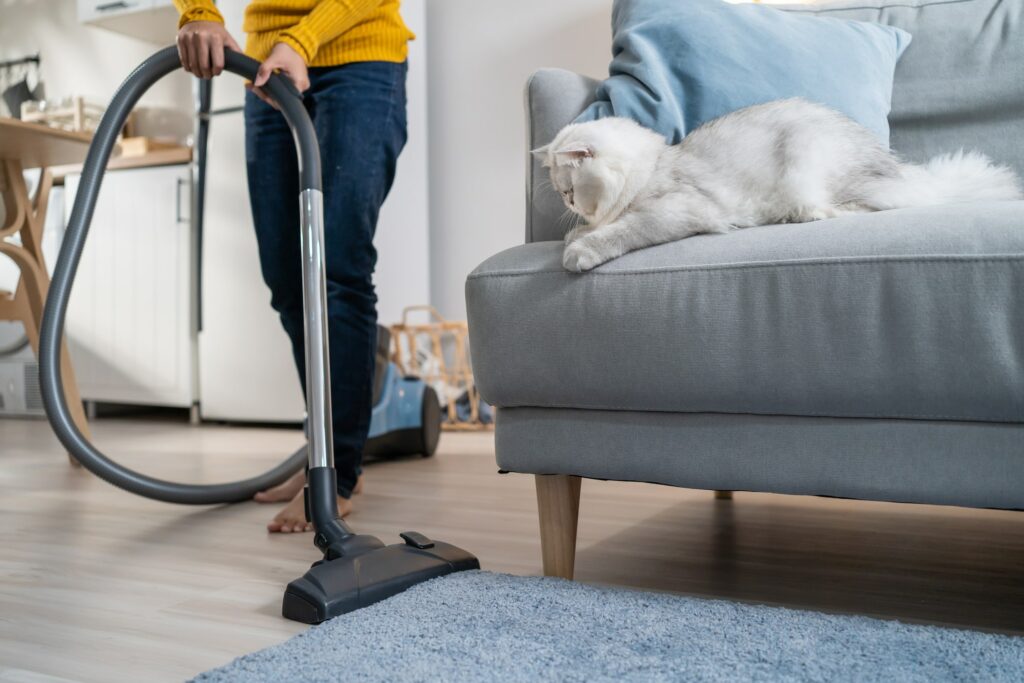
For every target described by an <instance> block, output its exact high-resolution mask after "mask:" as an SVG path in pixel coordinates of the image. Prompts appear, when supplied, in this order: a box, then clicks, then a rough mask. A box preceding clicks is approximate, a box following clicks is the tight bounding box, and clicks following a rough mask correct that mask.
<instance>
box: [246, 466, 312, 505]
mask: <svg viewBox="0 0 1024 683" xmlns="http://www.w3.org/2000/svg"><path fill="white" fill-rule="evenodd" d="M305 485H306V472H305V470H299V471H298V472H296V473H295V474H293V475H292V476H290V477H289V478H288V480H287V481H285V483H283V484H278V485H277V486H275V487H274V488H272V489H267V490H266V491H260V492H259V493H257V494H256V495H255V496H253V500H255V501H256V502H257V503H283V502H284V501H286V500H291V499H293V498H295V496H296V495H297V494H299V493H302V487H303V486H305Z"/></svg>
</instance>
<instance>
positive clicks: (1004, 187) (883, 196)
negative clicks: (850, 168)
mask: <svg viewBox="0 0 1024 683" xmlns="http://www.w3.org/2000/svg"><path fill="white" fill-rule="evenodd" d="M867 190H868V191H867V192H866V197H865V199H866V202H865V203H866V204H868V205H869V206H870V207H871V208H873V209H898V208H907V207H913V206H934V205H937V204H950V203H956V202H976V201H1008V200H1013V199H1022V198H1024V193H1022V191H1021V182H1020V179H1019V178H1017V175H1016V174H1015V173H1014V172H1013V170H1012V169H1010V168H1009V167H1007V166H1000V165H998V164H994V163H992V161H991V159H989V158H988V157H987V156H985V155H984V154H979V153H978V152H964V151H963V150H960V151H959V152H954V153H953V154H942V155H940V156H937V157H934V158H933V159H931V160H930V161H928V162H927V163H924V164H921V165H917V164H901V165H900V174H899V175H898V176H896V177H894V178H886V179H879V180H877V181H875V182H872V183H871V184H870V187H869V188H867Z"/></svg>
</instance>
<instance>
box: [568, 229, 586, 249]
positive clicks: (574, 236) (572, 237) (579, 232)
mask: <svg viewBox="0 0 1024 683" xmlns="http://www.w3.org/2000/svg"><path fill="white" fill-rule="evenodd" d="M587 232H589V230H588V229H587V228H584V227H583V226H576V227H575V228H573V229H572V230H570V231H569V232H567V233H565V244H566V246H568V245H570V244H572V243H573V242H575V241H576V240H578V239H579V238H581V237H583V236H584V235H586V234H587Z"/></svg>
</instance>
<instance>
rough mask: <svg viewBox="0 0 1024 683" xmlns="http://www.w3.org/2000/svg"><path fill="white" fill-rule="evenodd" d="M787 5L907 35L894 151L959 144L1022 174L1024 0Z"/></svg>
mask: <svg viewBox="0 0 1024 683" xmlns="http://www.w3.org/2000/svg"><path fill="white" fill-rule="evenodd" d="M785 9H787V10H789V11H793V12H803V13H809V14H818V15H820V16H826V17H828V16H831V17H838V18H844V19H856V20H860V21H873V22H876V23H880V24H888V25H890V26H897V27H899V28H902V29H904V30H906V31H908V32H910V34H911V35H912V36H913V41H912V42H911V43H910V47H908V48H907V51H906V52H904V53H903V56H902V57H901V58H900V61H899V63H898V64H897V65H896V81H895V84H894V86H893V96H892V112H891V113H890V114H889V124H890V126H891V128H892V137H891V145H892V148H893V149H894V150H896V151H897V152H898V153H899V154H900V155H902V156H903V157H904V158H906V159H908V160H910V161H921V160H924V159H927V158H929V157H931V156H934V155H935V154H940V153H942V152H955V151H956V150H958V149H960V148H961V147H963V148H965V149H974V150H978V151H981V152H984V153H986V154H988V155H990V156H991V157H992V158H993V159H995V160H996V161H999V162H1001V163H1005V164H1010V165H1011V166H1013V167H1014V168H1016V169H1017V171H1018V172H1019V173H1024V0H839V1H838V2H828V1H826V2H822V3H821V4H815V5H796V6H787V7H786V8H785Z"/></svg>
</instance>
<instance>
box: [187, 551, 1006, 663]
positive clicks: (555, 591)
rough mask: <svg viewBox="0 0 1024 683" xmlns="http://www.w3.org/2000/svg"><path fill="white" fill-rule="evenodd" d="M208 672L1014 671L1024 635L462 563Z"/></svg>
mask: <svg viewBox="0 0 1024 683" xmlns="http://www.w3.org/2000/svg"><path fill="white" fill-rule="evenodd" d="M195 680H197V681H204V682H212V681H268V682H271V681H272V682H274V683H279V682H280V681H531V682H532V681H738V680H749V681H922V682H927V683H933V682H935V681H1024V638H1017V637H1011V636H1004V635H996V634H991V633H979V632H974V631H963V630H956V629H949V628H939V627H935V626H916V625H910V624H902V623H899V622H896V621H881V620H878V619H870V618H867V617H857V616H838V615H830V614H819V613H817V612H806V611H799V610H791V609H783V608H779V607H765V606H760V605H747V604H741V603H735V602H725V601H721V600H705V599H698V598H688V597H681V596H677V595H669V594H660V593H646V592H640V591H633V590H626V589H621V588H603V587H596V586H589V585H585V584H580V583H573V582H570V581H563V580H560V579H546V578H540V577H520V576H508V575H504V574H492V573H489V572H482V571H474V572H463V573H460V574H454V575H451V576H448V577H444V578H440V579H435V580H433V581H429V582H427V583H424V584H421V585H419V586H416V587H414V588H412V589H410V590H408V591H406V592H405V593H402V594H400V595H397V596H395V597H393V598H391V599H389V600H386V601H384V602H381V603H377V604H376V605H373V606H371V607H368V608H365V609H363V610H360V611H358V612H354V613H351V614H347V615H344V616H341V617H338V618H337V619H333V620H331V621H329V622H327V623H325V624H321V625H320V626H315V627H312V628H310V629H309V630H308V631H306V632H304V633H302V634H300V635H297V636H295V637H294V638H292V639H291V640H289V641H287V642H285V643H282V644H281V645H276V646H274V647H270V648H267V649H265V650H261V651H259V652H255V653H253V654H249V655H245V656H244V657H240V658H238V659H236V660H235V661H233V662H231V663H230V664H228V665H227V666H224V667H222V668H219V669H214V670H212V671H208V672H206V673H204V674H201V675H200V676H199V677H198V678H196V679H195Z"/></svg>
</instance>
